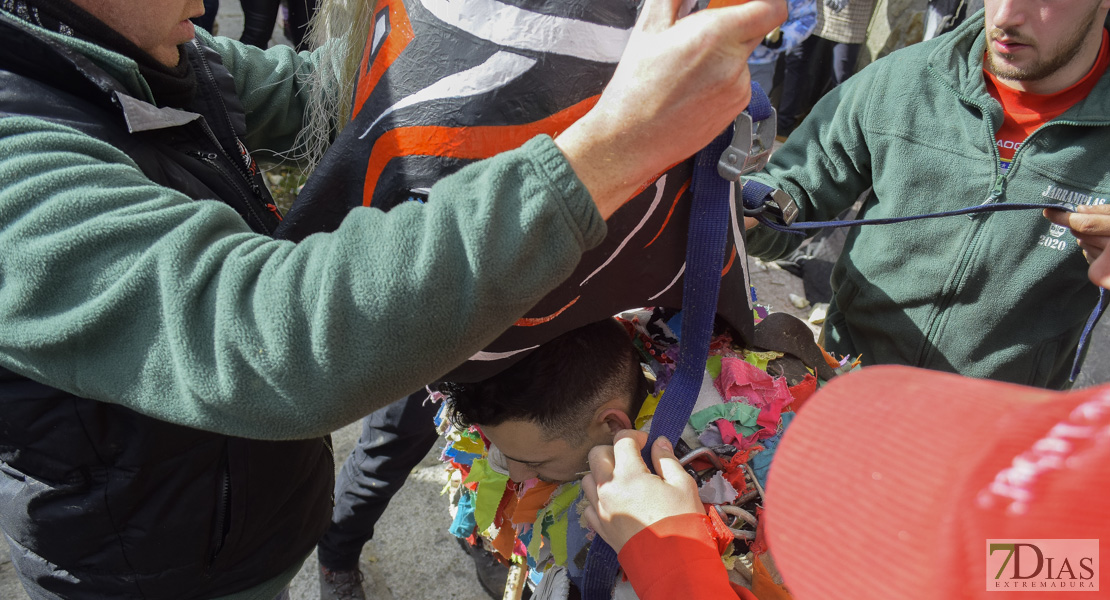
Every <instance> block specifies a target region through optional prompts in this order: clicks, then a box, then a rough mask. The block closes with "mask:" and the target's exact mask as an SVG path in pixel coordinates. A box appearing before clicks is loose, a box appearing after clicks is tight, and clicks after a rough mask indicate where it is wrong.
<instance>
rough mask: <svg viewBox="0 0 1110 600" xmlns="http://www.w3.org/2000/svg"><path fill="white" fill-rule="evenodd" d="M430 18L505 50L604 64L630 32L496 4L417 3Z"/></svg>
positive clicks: (470, 0)
mask: <svg viewBox="0 0 1110 600" xmlns="http://www.w3.org/2000/svg"><path fill="white" fill-rule="evenodd" d="M420 1H421V3H422V4H423V5H424V8H426V9H428V11H429V12H431V13H432V14H433V15H435V17H436V18H438V19H439V20H441V21H443V22H444V23H447V24H448V25H451V26H453V27H456V28H458V29H461V30H463V31H465V32H467V33H469V34H470V35H473V36H475V37H478V38H481V39H483V40H487V41H490V42H493V43H495V44H498V45H501V46H507V47H509V48H518V49H521V50H532V51H536V52H551V53H554V54H562V55H565V56H574V57H577V58H582V59H586V60H592V61H597V62H604V63H616V62H617V61H619V60H620V57H621V53H623V52H624V47H625V46H626V45H627V44H628V36H629V35H630V34H631V33H632V29H631V28H630V29H619V28H617V27H610V26H608V25H598V24H597V23H588V22H586V21H579V20H576V19H570V18H567V17H557V16H554V15H545V14H541V13H537V12H532V11H529V10H524V9H522V8H520V7H517V6H512V5H509V4H504V3H502V2H497V0H420Z"/></svg>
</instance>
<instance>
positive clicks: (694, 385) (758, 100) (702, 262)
mask: <svg viewBox="0 0 1110 600" xmlns="http://www.w3.org/2000/svg"><path fill="white" fill-rule="evenodd" d="M748 110H749V114H750V115H751V116H752V120H754V121H761V120H763V119H767V118H769V117H770V116H771V114H773V113H772V110H771V102H770V100H768V99H767V95H766V94H764V93H763V90H762V89H761V88H760V87H759V84H757V83H754V82H753V83H752V100H751V104H750V105H749V107H748ZM731 139H732V132H731V128H730V129H729V130H726V131H725V132H723V133H722V134H721V135H719V136H717V139H715V140H713V142H711V143H710V144H709V145H708V146H706V147H705V148H704V149H702V151H701V152H698V155H697V158H695V160H694V177H693V179H694V180H693V183H692V184H691V188H692V189H691V192H692V194H693V202H692V203H691V206H690V229H689V233H688V235H687V238H686V271H685V273H684V275H683V279H682V337H681V339H680V340H679V356H678V361H677V362H678V364H677V366H676V368H675V372H674V375H673V376H672V377H671V380H670V382H669V383H668V384H667V389H666V390H665V391H664V392H663V397H662V398H661V399H660V400H659V406H658V408H656V410H655V416H654V417H652V420H651V431H650V432H649V433H648V442H647V445H646V446H644V451H643V457H644V462H645V463H646V464H647V466H648V469H651V470H653V471H654V467H653V465H652V463H651V445H652V444H653V443H654V442H655V440H656V439H657V438H659V437H660V436H664V437H666V438H667V439H669V440H670V441H671V443H672V444H674V443H676V442H677V441H678V438H679V436H681V435H682V430H683V429H685V428H686V422H687V421H689V419H690V412H691V411H692V410H693V408H694V403H695V402H697V399H698V392H699V391H700V390H701V382H702V373H704V372H705V360H706V357H708V356H709V340H710V338H711V337H712V336H713V319H714V317H715V316H716V314H717V297H718V295H719V292H720V289H721V269H722V268H723V267H724V260H725V248H726V245H727V243H728V223H729V211H730V209H731V207H730V206H729V192H730V188H731V187H732V182H730V181H728V180H726V179H724V178H723V177H721V176H720V175H718V174H717V162H718V161H719V160H720V158H721V154H722V153H723V152H724V151H725V149H726V148H728V146H729V141H730V140H731ZM585 570H586V572H585V577H584V581H583V589H582V598H583V600H609V598H611V597H612V594H613V585H614V583H615V582H616V578H617V573H618V571H619V570H620V564H619V563H618V562H617V554H616V552H614V551H613V548H612V547H610V546H609V544H607V543H605V540H603V539H601V537H600V536H599V537H595V538H594V541H593V544H591V545H590V550H589V553H588V554H587V555H586V569H585Z"/></svg>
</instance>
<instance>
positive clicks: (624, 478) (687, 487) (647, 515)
mask: <svg viewBox="0 0 1110 600" xmlns="http://www.w3.org/2000/svg"><path fill="white" fill-rule="evenodd" d="M646 442H647V434H646V433H644V432H642V431H635V430H632V429H627V430H624V431H622V432H620V433H618V434H617V436H616V438H615V439H614V442H613V445H612V446H595V447H594V448H593V449H592V450H590V474H589V475H586V477H585V478H584V479H583V480H582V490H583V491H584V492H585V494H586V499H587V500H588V501H589V502H590V506H589V507H588V508H586V511H585V513H584V514H585V517H586V522H587V523H589V524H590V527H592V528H593V529H594V531H597V532H598V534H599V535H601V537H602V539H604V540H605V541H606V542H608V543H609V545H610V546H612V547H613V550H615V551H617V552H618V553H619V552H620V551H621V548H623V547H624V544H625V543H626V542H628V540H630V539H631V538H632V536H634V535H636V534H637V533H639V532H640V531H641V530H642V529H644V528H645V527H647V526H649V525H651V524H652V523H655V522H656V521H660V520H662V519H665V518H667V517H671V516H674V515H681V514H687V513H692V514H704V513H705V510H704V509H703V508H702V504H701V500H700V499H699V498H698V484H697V483H696V482H695V481H694V479H693V478H692V477H690V475H689V474H687V473H686V471H685V470H683V468H682V465H680V464H679V462H678V459H676V458H675V456H674V450H673V449H672V448H671V444H670V442H668V441H667V439H666V438H659V439H658V440H656V442H655V444H653V445H652V447H651V460H652V462H653V463H654V464H655V471H656V473H659V475H653V474H652V473H651V472H650V471H648V468H647V465H645V464H644V460H643V458H641V456H640V450H641V449H642V448H643V447H644V444H645V443H646Z"/></svg>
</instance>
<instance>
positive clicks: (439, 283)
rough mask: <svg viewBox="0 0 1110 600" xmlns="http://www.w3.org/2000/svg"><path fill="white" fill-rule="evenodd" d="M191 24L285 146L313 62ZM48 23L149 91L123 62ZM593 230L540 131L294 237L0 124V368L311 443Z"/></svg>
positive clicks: (128, 168)
mask: <svg viewBox="0 0 1110 600" xmlns="http://www.w3.org/2000/svg"><path fill="white" fill-rule="evenodd" d="M198 33H199V32H198ZM199 35H200V36H201V38H202V40H203V41H204V42H205V43H206V44H208V45H210V46H212V47H214V48H216V49H217V50H218V51H219V52H220V54H221V55H222V57H223V61H224V64H225V65H226V66H227V67H228V69H229V70H230V71H231V73H232V74H233V75H234V77H235V81H236V84H237V87H238V93H239V96H240V97H241V98H242V100H243V104H244V106H245V108H246V111H247V114H248V121H247V125H248V136H247V138H246V143H247V145H248V146H249V148H250V149H251V150H252V151H254V150H258V149H269V150H272V151H282V150H286V149H288V148H289V147H290V146H291V144H292V143H293V140H294V138H295V136H296V133H297V131H298V130H299V129H300V128H301V124H302V121H303V116H304V115H303V113H304V102H303V97H302V93H303V90H302V89H301V81H302V80H303V78H302V77H301V75H303V74H305V73H307V72H309V71H310V70H312V69H313V68H316V64H315V62H314V57H313V56H312V55H309V54H301V55H297V54H295V53H294V52H293V51H292V50H291V49H288V48H273V49H271V50H268V51H265V52H263V51H261V50H258V49H256V48H253V47H250V46H244V45H241V44H239V43H237V42H234V41H231V40H228V39H226V38H215V39H213V38H210V37H208V36H206V35H204V34H203V33H199ZM56 37H57V38H58V39H61V40H63V41H64V42H65V43H66V44H69V45H70V46H71V47H73V48H75V49H76V50H78V51H79V52H81V53H83V54H85V55H87V56H89V57H90V58H91V59H93V60H94V61H95V62H97V63H98V64H100V65H102V66H103V67H104V68H106V69H108V70H109V71H110V72H112V73H113V74H114V75H116V76H117V77H118V78H119V79H120V80H121V81H122V82H124V83H125V84H127V85H128V86H129V88H130V89H131V90H132V92H133V93H134V94H135V95H136V96H137V97H140V98H149V92H148V88H147V87H146V84H145V83H144V82H143V81H142V79H141V77H140V76H139V74H138V70H137V68H136V66H135V64H134V63H133V62H132V61H130V60H128V59H126V58H124V57H122V56H119V55H116V54H112V53H109V52H106V51H104V50H102V49H100V48H97V47H95V46H92V45H90V44H87V43H82V42H80V41H79V40H73V39H70V38H64V37H62V36H56ZM605 231H606V227H605V222H604V220H603V219H602V218H601V216H600V214H599V213H598V212H597V210H596V208H595V206H594V204H593V202H592V200H591V197H590V195H589V193H588V191H587V190H586V189H585V187H584V186H583V185H582V184H581V182H580V181H579V180H578V179H577V177H576V176H575V174H574V172H573V171H572V170H571V168H570V166H569V164H568V163H567V162H566V160H565V159H564V157H563V155H562V154H561V153H560V151H559V150H558V148H556V147H555V145H554V143H553V142H552V141H551V139H550V138H547V137H539V138H536V139H533V140H532V141H530V142H529V143H527V144H526V145H525V146H523V147H522V148H520V149H518V150H515V151H512V152H507V153H505V154H502V155H500V156H498V157H495V158H493V159H490V160H487V161H483V162H480V163H477V164H474V165H472V166H470V167H468V168H466V169H463V170H462V171H460V172H459V173H457V174H456V175H454V176H452V177H448V178H446V179H445V180H443V181H442V182H440V183H439V184H438V185H436V186H435V187H434V188H433V189H432V191H431V200H430V201H429V202H428V203H427V204H418V203H407V204H405V205H403V206H399V207H397V208H395V209H394V210H392V211H390V212H388V213H384V212H382V211H380V210H376V209H370V208H358V209H355V210H354V211H352V212H351V213H350V214H349V215H348V216H347V218H346V219H345V220H344V221H343V223H342V226H341V227H339V229H338V230H337V231H335V232H334V233H328V234H317V235H313V236H310V237H308V238H307V239H305V240H304V241H302V242H301V243H299V244H294V243H291V242H287V241H276V240H273V239H270V238H268V237H266V236H262V235H258V234H255V233H252V232H251V231H250V230H249V229H248V227H247V225H246V224H245V223H244V222H243V220H242V219H241V218H240V217H239V216H238V215H237V214H236V213H235V212H234V211H233V210H232V209H231V208H229V207H228V206H227V205H225V204H223V203H221V202H219V201H215V200H212V201H205V200H201V201H194V200H192V199H190V198H188V197H186V196H184V195H181V194H179V193H177V192H175V191H173V190H170V189H167V188H165V187H162V186H159V185H156V184H154V183H152V182H151V181H150V180H148V179H147V178H146V177H144V175H143V173H142V172H140V170H139V169H138V168H137V167H136V165H135V164H134V163H133V162H132V161H131V160H130V159H129V158H128V157H127V156H126V155H124V153H122V152H120V151H119V150H118V149H116V148H114V147H112V146H110V145H108V144H106V143H104V142H103V141H101V140H99V139H93V138H91V137H89V136H86V135H83V134H80V133H78V132H77V131H75V130H72V129H69V128H67V127H64V126H61V125H56V124H51V123H47V122H45V121H42V120H38V119H34V118H27V117H8V118H0V282H2V285H0V324H2V325H0V365H3V366H4V367H6V368H8V369H11V370H12V371H15V372H17V373H20V374H23V375H26V376H28V377H31V378H33V379H36V380H38V381H41V382H43V383H46V384H48V385H51V386H54V387H57V388H60V389H62V390H65V391H67V392H71V393H73V394H77V395H80V396H84V397H87V398H92V399H95V400H100V401H104V402H111V403H117V404H121V405H124V406H127V407H129V408H132V409H134V410H136V411H139V412H141V413H143V414H146V415H149V416H152V417H155V418H158V419H161V420H165V421H169V422H172V423H177V424H181V425H185V426H189V427H194V428H199V429H205V430H210V431H215V432H219V433H224V434H228V435H233V436H240V437H250V438H262V439H293V438H307V437H312V436H320V435H324V434H327V433H328V432H330V431H332V430H334V429H336V428H337V427H339V426H341V425H344V424H346V423H350V422H352V421H354V420H357V419H358V418H360V417H361V416H363V415H365V414H367V413H369V412H371V411H373V410H375V409H377V408H379V407H381V406H383V405H385V404H386V403H388V402H390V401H393V400H395V399H397V398H401V397H403V396H405V395H406V394H408V393H410V392H412V391H415V390H417V389H419V388H420V387H421V386H423V385H424V384H426V383H427V382H429V381H433V380H435V379H436V378H438V377H440V376H441V375H443V374H445V373H446V372H447V371H449V370H450V369H451V368H453V367H454V366H456V365H458V364H460V363H462V362H463V361H465V360H466V359H467V358H468V357H470V356H471V355H473V354H474V353H475V352H477V351H479V350H481V349H482V347H483V346H485V345H486V344H488V343H489V342H491V341H492V340H493V339H494V338H496V337H497V335H498V334H500V333H501V332H502V331H504V330H505V329H507V328H508V327H510V326H511V325H512V324H513V322H514V321H515V320H516V319H518V318H519V317H521V316H522V315H524V313H525V312H526V311H527V310H528V309H529V308H530V307H531V306H532V305H533V304H534V303H536V302H537V301H538V300H539V299H541V298H542V297H543V296H544V295H545V294H546V293H547V292H548V291H550V290H551V289H553V288H554V287H555V286H556V285H557V284H559V283H560V282H561V281H562V280H563V279H565V278H566V277H567V276H568V275H570V273H571V272H572V270H573V269H574V267H575V265H576V264H577V262H578V260H579V257H580V255H581V254H582V252H583V251H585V250H587V249H589V248H591V247H593V246H595V245H596V244H598V243H599V242H600V241H601V240H602V238H603V237H604V235H605Z"/></svg>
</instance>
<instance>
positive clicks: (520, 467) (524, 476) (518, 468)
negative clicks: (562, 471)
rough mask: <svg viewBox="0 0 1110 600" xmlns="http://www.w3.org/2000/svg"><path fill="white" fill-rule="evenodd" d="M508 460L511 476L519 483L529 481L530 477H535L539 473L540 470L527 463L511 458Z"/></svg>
mask: <svg viewBox="0 0 1110 600" xmlns="http://www.w3.org/2000/svg"><path fill="white" fill-rule="evenodd" d="M508 462H509V478H510V479H512V480H513V481H515V482H517V483H521V482H524V481H528V480H529V479H535V478H536V476H538V475H539V472H537V471H536V470H535V469H532V468H530V467H528V466H527V465H524V464H521V463H518V462H516V461H515V460H510V461H508Z"/></svg>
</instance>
